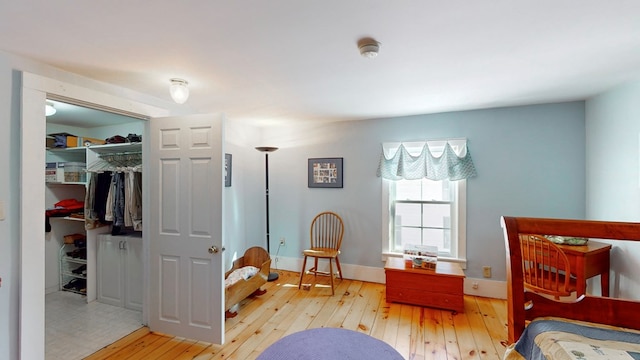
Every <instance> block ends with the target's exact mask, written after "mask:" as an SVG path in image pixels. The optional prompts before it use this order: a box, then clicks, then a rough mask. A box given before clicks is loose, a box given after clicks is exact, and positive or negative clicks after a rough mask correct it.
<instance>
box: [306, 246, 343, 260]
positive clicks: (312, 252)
mask: <svg viewBox="0 0 640 360" xmlns="http://www.w3.org/2000/svg"><path fill="white" fill-rule="evenodd" d="M302 254H303V255H304V256H313V257H317V258H335V257H337V256H338V255H340V250H336V249H329V248H311V249H306V250H304V251H302Z"/></svg>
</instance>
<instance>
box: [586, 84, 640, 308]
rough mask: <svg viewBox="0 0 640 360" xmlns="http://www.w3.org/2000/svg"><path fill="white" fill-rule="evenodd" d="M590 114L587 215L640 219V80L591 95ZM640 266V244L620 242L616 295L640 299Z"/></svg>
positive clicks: (614, 266) (615, 258) (614, 261)
mask: <svg viewBox="0 0 640 360" xmlns="http://www.w3.org/2000/svg"><path fill="white" fill-rule="evenodd" d="M585 118H586V141H587V142H586V144H587V147H586V164H587V165H586V168H587V175H586V177H587V180H586V184H587V188H586V189H587V193H586V194H587V195H586V215H587V218H589V219H597V220H613V221H631V222H638V221H640V154H639V153H640V82H635V83H631V84H627V85H623V86H620V87H617V88H615V89H612V90H611V91H608V92H606V93H604V94H602V95H599V96H596V97H594V98H592V99H589V100H588V101H587V102H586V115H585ZM638 269H640V244H631V243H620V242H617V243H616V244H615V246H614V248H613V250H612V254H611V284H612V286H613V289H612V293H611V294H612V296H617V297H623V298H632V299H640V279H639V278H638ZM596 288H597V287H596Z"/></svg>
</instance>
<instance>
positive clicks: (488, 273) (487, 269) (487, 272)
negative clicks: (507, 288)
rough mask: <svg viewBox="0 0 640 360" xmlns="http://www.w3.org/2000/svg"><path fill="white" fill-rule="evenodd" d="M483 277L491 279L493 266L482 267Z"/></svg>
mask: <svg viewBox="0 0 640 360" xmlns="http://www.w3.org/2000/svg"><path fill="white" fill-rule="evenodd" d="M482 276H484V277H486V278H490V277H491V266H483V267H482Z"/></svg>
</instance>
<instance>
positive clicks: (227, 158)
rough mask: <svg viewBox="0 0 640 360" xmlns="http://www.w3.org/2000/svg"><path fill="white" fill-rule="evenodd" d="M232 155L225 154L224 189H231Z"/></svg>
mask: <svg viewBox="0 0 640 360" xmlns="http://www.w3.org/2000/svg"><path fill="white" fill-rule="evenodd" d="M231 165H232V164H231V154H224V187H231Z"/></svg>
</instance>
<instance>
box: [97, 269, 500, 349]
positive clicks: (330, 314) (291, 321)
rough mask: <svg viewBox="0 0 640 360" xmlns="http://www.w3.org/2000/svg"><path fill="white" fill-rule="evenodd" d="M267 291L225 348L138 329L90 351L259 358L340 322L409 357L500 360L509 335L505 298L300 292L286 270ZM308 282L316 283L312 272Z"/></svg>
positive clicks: (365, 287)
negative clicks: (439, 302) (454, 306)
mask: <svg viewBox="0 0 640 360" xmlns="http://www.w3.org/2000/svg"><path fill="white" fill-rule="evenodd" d="M279 274H280V278H279V279H278V280H276V281H274V282H269V283H267V284H265V285H264V286H263V289H267V293H266V294H264V295H262V296H260V297H257V298H250V299H246V300H244V301H242V302H241V303H240V306H239V312H238V316H236V317H235V318H232V319H227V321H226V324H225V325H226V334H225V336H226V343H225V345H223V346H219V345H212V344H209V343H205V342H201V341H194V340H189V339H184V338H179V337H173V336H168V335H165V334H160V333H153V332H150V331H149V329H148V328H146V327H143V328H141V329H139V330H137V331H136V332H134V333H132V334H130V335H128V336H126V337H124V338H122V339H120V340H119V341H117V342H115V343H113V344H111V345H109V346H106V347H104V348H103V349H101V350H100V351H98V352H96V353H94V354H93V355H91V356H88V357H87V358H86V359H88V360H104V359H109V360H112V359H129V360H132V359H154V360H155V359H158V360H164V359H167V360H169V359H171V360H174V359H199V360H204V359H242V360H244V359H255V358H256V357H257V356H258V355H259V354H260V353H261V352H262V351H264V350H265V349H266V348H267V347H268V346H269V345H271V344H272V343H274V342H275V341H277V340H278V339H280V338H282V337H284V336H286V335H289V334H292V333H295V332H298V331H301V330H304V329H311V328H318V327H341V328H345V329H350V330H354V331H359V332H362V333H364V334H368V335H371V336H373V337H375V338H377V339H380V340H383V341H384V342H386V343H388V344H389V345H391V346H393V347H394V348H396V350H398V352H400V353H401V354H402V355H403V356H404V358H405V359H416V360H418V359H449V360H451V359H456V360H459V359H501V358H502V356H503V355H504V351H505V344H506V338H507V329H506V323H507V319H506V313H507V311H506V302H505V300H499V299H490V298H483V297H475V296H465V312H464V313H452V312H451V311H444V310H437V309H431V308H424V307H419V306H411V305H404V304H395V303H387V302H386V300H385V287H384V285H383V284H375V283H367V282H362V281H355V280H347V279H345V280H342V281H340V280H338V281H337V282H336V284H337V286H336V294H335V295H334V296H331V289H330V288H329V287H328V283H329V278H328V277H320V276H319V277H318V280H317V284H316V285H315V286H313V287H312V288H311V290H308V291H306V290H298V286H297V284H298V276H299V273H295V272H287V271H279ZM304 282H305V283H312V282H313V277H312V276H307V277H306V278H305V279H304Z"/></svg>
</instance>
